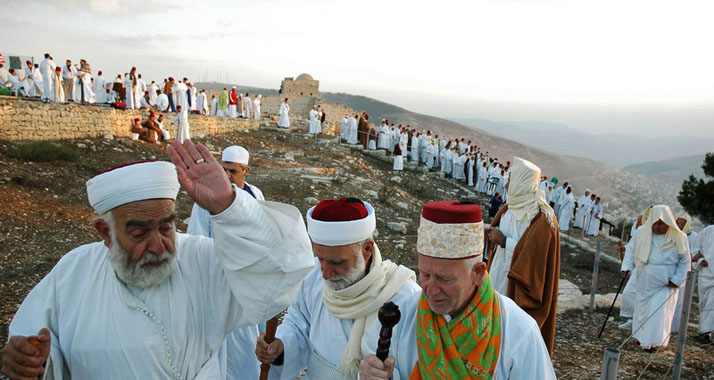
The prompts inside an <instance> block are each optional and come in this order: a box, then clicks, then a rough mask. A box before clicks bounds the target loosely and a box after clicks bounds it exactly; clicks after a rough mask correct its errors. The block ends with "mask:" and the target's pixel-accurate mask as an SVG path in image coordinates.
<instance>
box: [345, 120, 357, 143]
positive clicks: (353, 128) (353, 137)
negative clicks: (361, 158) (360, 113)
mask: <svg viewBox="0 0 714 380" xmlns="http://www.w3.org/2000/svg"><path fill="white" fill-rule="evenodd" d="M349 126H350V133H349V138H348V139H347V143H348V144H352V145H354V144H359V136H358V132H359V130H358V128H359V125H358V122H357V115H352V117H351V118H350V119H349Z"/></svg>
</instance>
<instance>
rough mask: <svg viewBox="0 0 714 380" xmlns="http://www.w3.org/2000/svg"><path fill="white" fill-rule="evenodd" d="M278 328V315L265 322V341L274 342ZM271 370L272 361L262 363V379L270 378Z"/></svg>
mask: <svg viewBox="0 0 714 380" xmlns="http://www.w3.org/2000/svg"><path fill="white" fill-rule="evenodd" d="M277 329H278V316H277V315H276V316H274V317H273V318H270V319H269V320H268V322H266V323H265V343H268V344H270V343H273V341H275V330H277ZM269 371H270V363H261V364H260V380H268V372H269Z"/></svg>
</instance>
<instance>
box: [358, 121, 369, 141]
mask: <svg viewBox="0 0 714 380" xmlns="http://www.w3.org/2000/svg"><path fill="white" fill-rule="evenodd" d="M357 137H358V138H359V143H360V144H362V146H363V147H365V148H366V147H367V143H368V141H367V140H368V137H369V123H368V122H367V120H365V118H364V116H360V117H359V125H358V127H357Z"/></svg>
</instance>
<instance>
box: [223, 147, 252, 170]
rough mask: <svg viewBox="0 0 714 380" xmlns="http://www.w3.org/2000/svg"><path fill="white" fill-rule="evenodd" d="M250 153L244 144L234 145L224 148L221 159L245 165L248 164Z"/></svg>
mask: <svg viewBox="0 0 714 380" xmlns="http://www.w3.org/2000/svg"><path fill="white" fill-rule="evenodd" d="M249 159H250V153H248V150H246V149H245V148H243V147H242V146H238V145H233V146H229V147H228V148H226V149H224V150H223V156H222V157H221V160H223V161H224V162H236V163H239V164H241V165H243V166H248V160H249Z"/></svg>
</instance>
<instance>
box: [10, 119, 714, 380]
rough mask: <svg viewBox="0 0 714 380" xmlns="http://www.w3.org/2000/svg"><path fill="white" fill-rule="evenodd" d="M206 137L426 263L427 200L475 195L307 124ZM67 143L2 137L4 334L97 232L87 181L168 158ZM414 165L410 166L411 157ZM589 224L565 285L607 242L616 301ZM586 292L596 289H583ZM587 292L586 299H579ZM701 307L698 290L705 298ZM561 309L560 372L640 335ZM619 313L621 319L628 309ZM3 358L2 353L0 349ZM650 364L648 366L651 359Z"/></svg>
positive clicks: (625, 370) (282, 195)
mask: <svg viewBox="0 0 714 380" xmlns="http://www.w3.org/2000/svg"><path fill="white" fill-rule="evenodd" d="M193 140H194V141H195V142H201V143H203V144H205V145H206V146H207V147H208V148H209V149H210V150H212V151H214V152H216V153H217V154H218V152H220V151H221V150H222V149H223V148H224V147H226V146H228V145H233V144H240V145H242V146H244V147H246V148H247V149H248V150H249V151H250V152H251V167H252V171H251V173H250V175H249V177H248V181H249V182H250V183H252V184H254V185H257V186H258V187H260V188H261V189H262V190H263V193H264V194H265V196H266V198H267V199H269V200H275V201H281V202H287V203H290V204H293V205H295V206H297V207H298V208H299V209H300V210H301V211H302V212H303V213H304V212H305V211H307V209H308V208H309V207H311V206H312V205H314V204H316V203H317V201H318V200H320V199H324V198H334V197H339V196H343V195H349V196H355V197H358V198H361V199H363V200H366V201H369V202H370V203H372V204H373V205H374V206H375V208H376V210H377V229H378V236H377V237H376V241H377V243H378V244H379V246H380V249H381V251H382V252H383V255H384V256H386V258H389V259H391V260H393V261H396V262H398V263H402V264H404V265H407V266H409V267H411V268H414V269H416V263H417V259H416V255H415V251H414V247H415V243H416V230H417V227H418V223H419V212H420V208H421V205H422V204H423V203H425V202H429V201H434V200H443V199H461V198H474V197H475V198H474V199H476V200H478V201H479V202H480V203H481V204H482V205H483V206H485V204H486V199H485V198H479V197H476V196H475V194H474V193H473V192H471V191H470V190H469V189H467V188H466V187H465V186H461V185H459V184H455V183H453V182H452V181H451V180H449V179H444V178H441V177H440V176H439V175H437V174H436V173H426V172H423V171H419V170H407V171H404V172H394V171H392V170H391V168H392V164H391V160H390V159H389V158H386V157H384V155H383V154H382V153H377V154H374V153H365V152H362V151H361V150H358V149H355V148H352V147H348V146H345V145H339V144H337V143H336V141H335V140H334V139H328V138H314V137H312V136H308V135H305V134H304V133H303V132H302V131H300V130H294V131H290V132H285V131H278V130H276V129H275V128H273V127H270V126H267V127H263V128H261V129H260V130H257V131H251V132H247V133H236V134H232V135H221V136H205V137H201V136H196V137H194V139H193ZM59 144H61V145H63V146H66V147H69V148H71V149H73V150H75V151H77V152H78V153H79V158H78V159H77V160H76V161H51V162H31V161H26V160H23V159H20V158H16V154H15V153H14V152H15V148H16V147H17V146H18V145H19V143H14V142H0V204H2V207H0V218H1V219H0V220H2V222H1V223H0V247H2V248H1V249H0V341H5V340H6V339H7V327H8V324H9V322H10V321H11V319H12V317H13V313H14V312H15V311H16V310H17V308H18V306H19V304H20V303H21V302H22V299H23V298H24V297H25V296H26V295H27V293H28V292H29V291H30V290H31V289H32V287H33V286H34V285H35V284H36V283H37V282H38V281H39V280H40V279H41V278H42V277H43V276H44V275H45V274H46V273H47V272H48V271H49V270H50V269H51V268H52V266H53V265H54V264H55V263H56V262H57V260H59V258H60V257H61V256H62V255H63V254H65V253H66V252H68V251H69V250H70V249H72V248H74V247H76V246H78V245H80V244H84V243H88V242H92V241H95V240H96V235H95V232H94V231H93V229H92V227H91V224H90V222H91V220H92V217H93V212H92V210H91V208H90V207H89V205H88V202H87V197H86V192H85V185H84V183H85V181H86V180H87V179H89V178H90V177H92V176H94V175H96V174H98V173H99V172H100V171H102V170H104V169H106V168H109V167H112V166H115V165H117V164H120V163H125V162H131V161H136V160H142V159H160V160H161V159H167V156H166V153H165V145H151V144H145V143H141V142H131V141H128V140H124V139H119V140H105V139H87V140H74V141H62V142H59ZM407 166H408V165H407ZM191 205H192V203H191V201H190V199H189V198H188V197H187V195H186V194H185V193H183V192H182V193H181V194H180V195H179V199H178V202H177V214H178V215H179V220H180V221H179V222H178V225H177V228H178V229H179V230H185V228H186V224H185V221H186V219H187V218H188V217H189V215H190V210H191ZM579 232H580V231H579V230H573V231H572V232H571V233H570V235H568V234H564V235H563V237H562V242H563V248H562V275H561V279H563V280H567V282H566V281H562V282H563V284H568V283H571V284H573V285H574V286H573V289H571V290H574V291H575V292H576V293H578V297H579V298H578V299H579V300H580V301H582V299H583V297H585V298H587V294H588V293H589V292H590V284H591V277H592V267H593V260H594V252H595V246H596V243H597V242H600V243H601V245H602V247H603V252H604V253H605V254H606V255H608V256H610V257H611V258H610V259H609V260H605V259H603V261H602V263H601V265H600V271H599V276H598V285H597V293H598V294H603V295H604V294H608V293H609V294H610V296H609V298H608V296H605V297H603V299H604V301H603V302H607V301H608V300H611V299H612V293H614V292H615V291H616V290H617V286H618V284H619V282H620V275H619V265H618V264H617V261H618V259H616V258H615V257H617V249H616V246H615V241H614V240H611V239H609V238H605V237H598V238H597V239H592V238H582V237H581V236H580V234H579ZM580 292H582V293H584V294H585V295H586V296H582V295H580V294H579V293H580ZM576 298H577V297H576ZM694 302H695V305H696V297H695V301H694ZM562 303H563V306H566V305H569V307H561V309H562V311H561V312H560V313H559V315H558V322H557V335H556V348H555V354H554V359H553V361H554V365H555V369H556V373H557V374H558V377H559V378H561V379H593V378H596V377H598V376H599V373H600V369H601V363H602V356H603V352H604V350H605V348H606V347H618V346H620V344H621V343H622V342H623V341H625V340H626V339H627V337H628V335H629V332H628V331H626V330H621V329H618V328H617V327H616V325H617V324H618V323H620V322H622V320H620V319H619V318H615V320H614V321H612V322H609V323H608V324H607V327H606V329H605V332H604V334H603V336H602V338H601V339H597V334H598V331H599V329H600V326H601V325H602V322H603V320H604V319H605V314H606V312H607V308H598V309H597V310H596V311H595V313H594V314H590V313H589V312H588V310H587V307H586V308H583V307H582V306H583V303H582V302H580V303H577V302H576V303H575V304H572V305H571V304H570V302H569V301H567V302H566V301H565V300H564V301H563V302H562ZM692 310H693V314H694V315H693V317H692V319H691V321H690V322H691V323H692V324H690V328H689V329H688V336H689V337H692V336H694V335H696V333H697V331H696V328H695V324H696V322H697V315H696V314H697V313H696V311H697V308H696V307H693V309H692ZM617 311H618V310H617V309H615V311H614V312H613V315H617ZM674 347H675V339H674V338H673V339H672V340H671V341H670V344H669V347H667V348H666V349H664V350H662V351H660V352H659V353H656V354H647V353H644V352H642V351H640V350H639V349H638V348H637V346H636V344H635V342H633V341H632V340H630V341H628V342H626V343H625V344H624V345H623V346H622V348H621V352H622V356H621V362H620V372H619V378H620V379H635V378H637V376H639V375H640V373H641V372H642V371H643V370H645V367H647V368H646V370H645V372H644V374H643V375H642V377H641V378H644V379H659V378H667V376H669V375H668V373H671V365H672V363H673V360H674ZM713 354H714V347H713V346H712V345H708V346H706V345H702V344H700V343H697V342H695V341H693V339H689V340H688V342H687V346H686V352H685V355H684V370H683V375H682V378H683V379H714V358H713V357H712V355H713ZM0 355H2V354H1V353H0ZM648 363H649V366H648Z"/></svg>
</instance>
